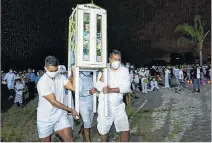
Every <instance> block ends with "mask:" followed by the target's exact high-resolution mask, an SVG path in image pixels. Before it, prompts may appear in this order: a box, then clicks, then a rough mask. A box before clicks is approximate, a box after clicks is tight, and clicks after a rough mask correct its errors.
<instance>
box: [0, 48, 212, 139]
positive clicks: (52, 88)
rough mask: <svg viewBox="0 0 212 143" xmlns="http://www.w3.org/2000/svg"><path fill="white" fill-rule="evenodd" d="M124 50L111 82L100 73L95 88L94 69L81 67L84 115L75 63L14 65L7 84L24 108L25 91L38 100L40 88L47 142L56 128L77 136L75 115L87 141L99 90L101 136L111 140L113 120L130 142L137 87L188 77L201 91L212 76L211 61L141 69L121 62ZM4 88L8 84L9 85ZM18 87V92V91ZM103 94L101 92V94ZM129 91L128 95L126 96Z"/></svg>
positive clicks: (41, 128) (40, 124) (41, 127)
mask: <svg viewBox="0 0 212 143" xmlns="http://www.w3.org/2000/svg"><path fill="white" fill-rule="evenodd" d="M121 58H122V56H121V52H120V51H118V50H113V51H112V52H111V54H110V58H109V61H110V63H108V65H107V74H108V75H107V77H108V80H107V84H105V80H104V74H105V73H104V72H103V71H101V72H99V74H98V77H97V83H96V84H95V85H96V86H95V87H94V84H93V75H92V74H93V73H92V72H91V71H80V74H79V82H80V84H79V94H80V110H79V114H78V113H77V112H76V111H75V109H74V96H72V94H73V92H72V91H75V77H76V73H75V68H72V72H71V73H68V71H67V70H66V67H65V66H63V65H59V61H58V60H57V58H56V57H54V56H48V57H47V58H46V59H45V69H44V70H43V71H42V70H39V71H37V75H36V72H35V70H31V69H28V71H27V72H26V71H22V72H16V71H13V70H12V69H10V70H9V72H8V73H4V72H2V77H1V79H2V84H3V85H4V86H6V87H7V88H8V100H10V99H12V98H14V103H15V104H18V106H19V107H22V108H23V103H24V100H23V99H24V98H23V97H24V94H25V93H27V92H28V93H29V98H30V99H33V98H34V97H35V95H36V94H35V93H36V92H37V93H38V95H39V100H38V108H37V128H38V135H39V138H40V139H41V140H42V141H48V142H49V141H51V135H52V133H53V130H54V131H55V132H56V133H57V134H58V135H59V136H60V137H61V138H62V140H63V141H69V142H72V141H74V138H73V135H72V131H73V129H74V119H75V120H78V119H79V118H82V122H83V124H82V127H81V131H82V134H83V139H84V141H87V142H90V141H91V138H90V129H91V127H92V122H93V118H94V112H93V96H92V95H93V94H96V93H98V95H99V96H98V110H97V114H98V118H97V130H98V132H99V134H100V135H101V141H103V142H105V141H108V138H107V134H108V133H109V131H110V128H111V126H112V124H113V123H114V125H115V128H116V131H117V132H121V134H120V141H129V131H130V128H129V121H128V116H127V113H126V110H125V103H124V101H123V100H124V97H126V98H127V101H126V104H127V105H128V104H130V102H131V101H130V100H129V96H130V97H131V96H133V97H134V98H139V97H138V96H136V95H135V94H133V93H135V92H137V91H141V92H142V93H143V94H145V95H147V93H148V92H151V91H157V90H160V88H161V87H162V88H172V87H175V86H176V85H177V86H179V85H182V84H184V83H185V82H187V81H190V80H192V81H193V92H198V93H199V92H200V85H201V84H204V83H205V81H206V80H211V66H210V65H204V66H202V67H200V66H199V65H198V64H195V65H177V66H151V67H140V68H136V67H134V66H133V65H131V64H129V63H126V64H121ZM6 87H5V88H6ZM14 92H15V93H14ZM101 93H102V94H101ZM103 94H107V97H108V98H107V100H108V102H107V106H108V115H107V116H105V114H104V113H105V111H104V106H105V102H104V100H105V99H104V96H103ZM124 95H126V96H124Z"/></svg>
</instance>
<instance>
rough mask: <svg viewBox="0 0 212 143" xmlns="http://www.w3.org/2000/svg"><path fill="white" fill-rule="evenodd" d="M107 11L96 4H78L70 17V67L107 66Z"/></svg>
mask: <svg viewBox="0 0 212 143" xmlns="http://www.w3.org/2000/svg"><path fill="white" fill-rule="evenodd" d="M106 18H107V13H106V10H105V9H103V8H100V7H98V6H96V5H95V4H82V5H77V7H76V8H75V9H74V10H73V12H72V14H71V16H70V18H69V39H68V40H69V41H68V43H69V44H68V53H69V54H68V55H69V57H68V67H69V68H70V67H72V66H76V67H80V68H89V69H90V68H105V67H106V65H107V20H106Z"/></svg>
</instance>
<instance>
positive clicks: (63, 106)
mask: <svg viewBox="0 0 212 143" xmlns="http://www.w3.org/2000/svg"><path fill="white" fill-rule="evenodd" d="M52 105H53V106H54V107H57V108H59V109H62V110H65V111H68V112H72V111H73V109H71V108H69V107H67V106H65V105H64V104H62V103H60V102H58V101H56V100H55V101H53V102H52Z"/></svg>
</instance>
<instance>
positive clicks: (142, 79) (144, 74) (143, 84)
mask: <svg viewBox="0 0 212 143" xmlns="http://www.w3.org/2000/svg"><path fill="white" fill-rule="evenodd" d="M140 76H141V87H142V93H147V83H146V82H144V80H146V79H147V78H146V73H145V71H144V69H143V68H142V69H141V72H140Z"/></svg>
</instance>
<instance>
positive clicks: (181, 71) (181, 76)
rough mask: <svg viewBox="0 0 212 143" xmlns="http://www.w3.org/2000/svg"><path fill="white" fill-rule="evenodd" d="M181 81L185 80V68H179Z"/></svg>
mask: <svg viewBox="0 0 212 143" xmlns="http://www.w3.org/2000/svg"><path fill="white" fill-rule="evenodd" d="M178 77H179V81H180V82H183V80H184V75H183V69H182V68H180V70H179V76H178Z"/></svg>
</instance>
